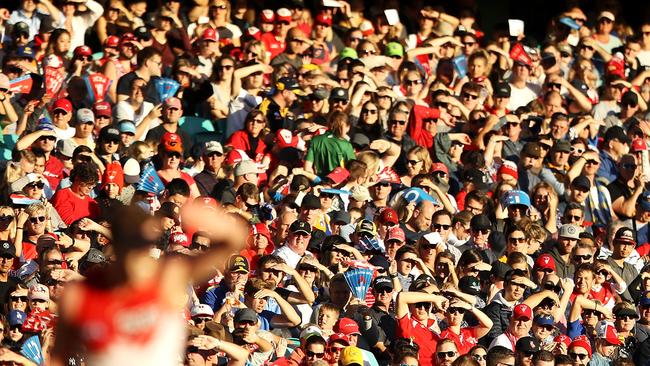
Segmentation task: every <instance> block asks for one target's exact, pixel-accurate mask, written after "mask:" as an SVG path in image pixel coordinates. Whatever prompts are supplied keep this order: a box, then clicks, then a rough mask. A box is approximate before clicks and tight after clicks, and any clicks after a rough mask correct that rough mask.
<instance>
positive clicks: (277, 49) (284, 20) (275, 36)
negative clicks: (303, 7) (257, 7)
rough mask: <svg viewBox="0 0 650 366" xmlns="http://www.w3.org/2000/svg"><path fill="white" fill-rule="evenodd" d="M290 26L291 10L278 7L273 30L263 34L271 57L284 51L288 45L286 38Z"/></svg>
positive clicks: (263, 40)
mask: <svg viewBox="0 0 650 366" xmlns="http://www.w3.org/2000/svg"><path fill="white" fill-rule="evenodd" d="M289 28H291V11H289V9H287V8H280V9H278V10H277V12H276V16H275V27H274V28H273V32H269V33H264V34H263V35H262V42H263V43H264V46H265V47H266V51H267V52H269V53H270V54H271V55H270V59H273V58H274V57H275V56H277V55H279V54H281V53H282V52H284V49H285V47H286V43H285V39H286V37H287V32H288V31H289Z"/></svg>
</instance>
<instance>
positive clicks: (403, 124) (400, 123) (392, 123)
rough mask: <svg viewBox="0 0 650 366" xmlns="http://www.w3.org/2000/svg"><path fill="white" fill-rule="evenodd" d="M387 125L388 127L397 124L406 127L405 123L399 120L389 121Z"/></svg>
mask: <svg viewBox="0 0 650 366" xmlns="http://www.w3.org/2000/svg"><path fill="white" fill-rule="evenodd" d="M388 124H390V125H397V124H399V125H400V126H405V125H406V121H400V120H397V119H391V120H390V121H388Z"/></svg>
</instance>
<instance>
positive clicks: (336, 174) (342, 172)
mask: <svg viewBox="0 0 650 366" xmlns="http://www.w3.org/2000/svg"><path fill="white" fill-rule="evenodd" d="M349 176H350V172H349V171H348V170H347V169H345V168H343V167H340V166H338V167H336V168H334V170H332V171H331V172H330V173H329V174H328V175H327V176H326V177H327V178H328V179H329V180H331V181H332V182H334V184H341V183H343V182H345V180H346V179H348V177H349Z"/></svg>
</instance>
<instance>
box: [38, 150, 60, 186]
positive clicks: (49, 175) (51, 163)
mask: <svg viewBox="0 0 650 366" xmlns="http://www.w3.org/2000/svg"><path fill="white" fill-rule="evenodd" d="M43 176H44V177H45V179H47V181H48V182H49V183H50V187H52V189H56V188H57V187H58V186H59V182H61V179H63V163H62V162H61V160H59V159H58V158H57V157H56V156H53V155H50V158H49V159H48V160H47V161H46V162H45V171H44V172H43Z"/></svg>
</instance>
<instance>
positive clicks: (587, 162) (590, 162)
mask: <svg viewBox="0 0 650 366" xmlns="http://www.w3.org/2000/svg"><path fill="white" fill-rule="evenodd" d="M585 164H587V165H600V161H598V160H594V159H589V160H587V161H586V162H585Z"/></svg>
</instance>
